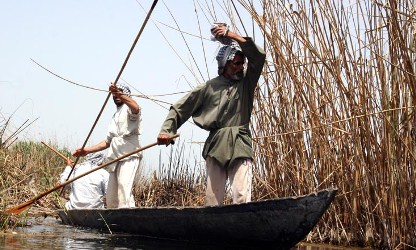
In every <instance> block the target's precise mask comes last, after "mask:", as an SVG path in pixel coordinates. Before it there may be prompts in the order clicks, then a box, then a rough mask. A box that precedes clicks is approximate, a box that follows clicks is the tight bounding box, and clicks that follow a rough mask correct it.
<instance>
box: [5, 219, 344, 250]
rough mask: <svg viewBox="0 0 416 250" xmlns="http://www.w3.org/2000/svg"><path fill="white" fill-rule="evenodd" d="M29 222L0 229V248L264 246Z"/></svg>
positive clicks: (302, 248) (313, 249) (310, 249)
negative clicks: (164, 238)
mask: <svg viewBox="0 0 416 250" xmlns="http://www.w3.org/2000/svg"><path fill="white" fill-rule="evenodd" d="M30 223H31V226H27V227H19V228H16V229H15V231H14V232H8V233H1V234H0V249H43V250H51V249H117V250H121V249H146V250H153V249H162V250H168V249H184V250H188V249H202V250H204V249H206V250H208V249H219V250H221V249H227V250H228V249H229V250H234V249H235V250H237V249H241V250H245V249H265V248H264V247H261V246H256V247H254V246H238V247H237V246H233V245H226V246H224V245H215V244H210V245H207V244H196V243H190V242H183V241H172V240H161V239H154V238H145V237H137V236H132V235H127V234H105V233H101V232H99V231H97V230H92V229H82V228H76V227H72V226H68V225H63V224H61V221H60V220H59V219H55V218H53V217H46V218H42V219H40V218H37V219H31V220H30ZM267 249H270V248H267ZM273 249H279V248H278V247H277V248H273ZM332 249H342V248H331V247H328V246H324V245H322V246H313V245H299V246H296V247H294V248H292V250H332Z"/></svg>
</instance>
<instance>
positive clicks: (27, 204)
mask: <svg viewBox="0 0 416 250" xmlns="http://www.w3.org/2000/svg"><path fill="white" fill-rule="evenodd" d="M177 137H179V134H176V135H173V136H172V137H171V139H172V140H173V139H175V138H177ZM157 144H158V143H157V142H154V143H152V144H149V145H147V146H144V147H141V148H138V149H135V150H133V151H131V152H130V153H128V154H125V155H123V156H120V157H118V158H116V159H114V160H111V161H109V162H106V163H104V164H102V165H100V166H97V167H96V168H93V169H91V170H90V171H88V172H85V173H83V174H80V175H78V176H76V177H74V178H72V179H70V180H67V181H65V182H63V183H61V184H60V185H58V186H55V187H53V188H51V189H49V190H48V191H46V192H43V193H41V194H39V195H37V196H35V197H34V198H33V199H31V200H29V201H26V202H25V203H23V204H20V205H17V206H15V207H13V208H10V209H7V210H6V211H4V213H6V214H20V213H22V212H23V211H25V210H26V209H28V208H29V207H31V206H32V205H33V204H34V203H35V202H36V201H37V200H39V199H40V198H42V197H44V196H46V195H48V194H50V193H52V192H53V191H55V190H58V189H60V188H63V187H65V186H66V185H68V184H69V183H71V182H73V181H75V180H78V179H79V178H81V177H84V176H86V175H88V174H90V173H92V172H94V171H97V170H99V169H102V168H104V167H107V166H108V165H110V164H113V163H115V162H117V161H120V160H122V159H124V158H126V157H128V156H130V155H133V154H136V153H138V152H140V151H143V150H145V149H148V148H150V147H153V146H156V145H157Z"/></svg>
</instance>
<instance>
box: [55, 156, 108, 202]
mask: <svg viewBox="0 0 416 250" xmlns="http://www.w3.org/2000/svg"><path fill="white" fill-rule="evenodd" d="M103 161H104V154H103V153H92V154H89V155H87V157H86V159H85V161H84V162H83V163H81V164H78V165H76V166H75V169H74V170H72V168H73V164H74V162H72V161H71V160H70V159H68V162H67V164H68V165H67V166H66V167H65V170H64V171H63V172H62V174H61V176H60V181H61V183H63V182H65V181H66V179H67V177H68V175H69V173H71V172H72V174H71V176H70V179H72V178H75V177H76V176H79V175H81V174H83V173H86V172H88V171H90V170H91V169H93V168H95V167H97V166H98V165H101V164H102V163H103ZM108 176H109V174H108V172H107V171H106V170H105V169H99V170H97V171H94V172H92V173H91V174H88V175H86V176H84V177H82V178H80V179H78V180H75V181H74V182H71V183H70V184H69V185H66V186H65V188H69V189H70V191H69V201H68V202H66V203H65V208H66V209H79V208H104V207H105V206H104V196H105V194H106V192H107V186H108Z"/></svg>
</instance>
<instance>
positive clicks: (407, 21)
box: [0, 0, 416, 249]
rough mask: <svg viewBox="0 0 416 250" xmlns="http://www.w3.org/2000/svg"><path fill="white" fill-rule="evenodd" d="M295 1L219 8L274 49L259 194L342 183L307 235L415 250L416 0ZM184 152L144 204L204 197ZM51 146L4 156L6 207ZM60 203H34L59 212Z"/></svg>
mask: <svg viewBox="0 0 416 250" xmlns="http://www.w3.org/2000/svg"><path fill="white" fill-rule="evenodd" d="M290 2H291V4H289V3H288V2H286V1H285V2H283V1H272V0H271V1H267V0H263V1H251V0H239V1H235V2H232V1H231V2H230V1H224V2H223V4H224V6H222V7H223V8H221V11H224V12H225V13H226V15H227V16H228V17H229V18H230V20H231V25H232V26H233V28H237V27H239V28H240V29H238V30H241V31H242V32H241V33H246V34H247V33H250V34H249V35H250V36H252V37H254V38H255V39H256V41H262V43H263V47H264V48H265V50H266V52H267V63H266V66H265V70H264V72H263V76H262V78H261V80H260V83H259V88H258V91H257V92H256V102H255V107H254V110H253V119H252V132H253V136H254V148H255V152H256V169H255V178H254V184H255V185H254V191H253V199H254V200H261V199H266V198H272V197H283V196H292V195H303V194H306V193H309V192H313V191H316V190H319V189H323V188H326V187H330V186H335V187H337V188H338V189H339V194H338V196H337V198H336V200H335V201H334V203H333V204H332V205H331V207H330V208H329V210H328V211H327V212H326V213H325V214H324V216H323V218H322V220H321V221H320V223H319V224H318V226H317V227H316V228H315V229H314V230H313V231H312V232H311V233H310V234H309V235H308V238H307V240H308V241H310V242H325V243H331V244H336V245H346V246H364V245H367V246H372V247H376V248H388V249H415V248H416V240H415V235H416V176H415V162H416V161H415V154H416V142H415V133H416V132H415V125H416V118H415V102H416V98H415V97H416V89H415V86H416V81H415V80H416V78H415V60H416V55H415V53H416V46H415V40H416V39H415V38H416V19H415V12H416V4H415V2H414V1H412V0H402V1H394V0H390V1H377V0H374V1H338V0H329V1H328V0H316V1H306V0H297V1H290ZM198 4H199V5H198V6H201V5H203V4H202V3H200V2H198ZM217 4H218V3H217ZM212 5H214V4H212ZM206 6H207V7H206V8H205V10H206V11H208V12H209V11H212V10H211V4H210V3H206ZM217 11H218V10H217ZM218 12H219V11H218ZM243 12H244V13H248V14H249V16H250V18H251V22H250V21H248V20H244V21H243V20H242V19H241V18H240V17H241V16H242V14H243ZM249 23H250V25H251V26H252V27H250V28H249V27H245V25H247V24H249ZM241 27H243V28H241ZM255 31H256V32H255ZM175 150H176V151H175ZM182 150H183V148H181V147H180V146H175V149H173V151H172V157H171V160H170V163H168V164H165V165H162V168H161V169H160V170H159V172H157V173H154V174H153V175H152V177H151V178H150V179H149V180H142V183H143V185H138V186H137V187H136V188H135V196H136V197H137V199H138V200H139V203H140V204H139V205H141V206H161V205H167V206H168V205H175V206H186V205H201V204H203V196H204V193H203V192H204V191H203V187H204V181H205V180H204V172H203V171H202V172H198V171H194V166H195V165H199V164H200V163H199V162H198V161H196V160H195V162H187V161H183V159H192V158H189V157H188V158H187V157H186V156H183V153H182V152H183V151H182ZM45 151H47V149H44V148H41V147H40V145H39V144H33V143H23V144H22V145H20V144H16V147H13V149H12V150H10V151H4V150H1V151H0V160H1V164H0V173H1V175H0V185H1V186H0V192H2V193H3V194H5V195H2V196H0V197H1V198H0V204H1V206H2V207H3V208H4V207H5V206H8V205H9V204H16V203H19V202H21V201H22V202H23V201H24V200H27V199H29V198H31V197H32V196H33V194H34V190H31V187H33V185H32V184H31V183H33V181H34V180H35V183H36V184H35V186H36V187H38V190H36V191H35V192H38V193H39V192H42V191H44V190H46V189H47V188H48V186H49V187H50V185H52V184H53V182H56V181H57V176H59V174H58V173H60V171H61V170H62V169H60V168H59V169H58V168H57V167H56V166H63V163H62V160H61V159H60V158H58V157H57V156H55V155H53V153H51V152H45ZM51 160H53V161H54V162H51ZM39 180H41V181H40V182H39ZM39 183H42V185H44V186H39V185H38V184H39ZM55 200H56V198H54V197H53V196H49V198H47V199H44V200H43V204H37V205H38V206H41V205H43V207H46V208H53V207H56V206H58V205H59V204H56V203H57V202H56V201H55ZM227 202H229V200H228V201H227Z"/></svg>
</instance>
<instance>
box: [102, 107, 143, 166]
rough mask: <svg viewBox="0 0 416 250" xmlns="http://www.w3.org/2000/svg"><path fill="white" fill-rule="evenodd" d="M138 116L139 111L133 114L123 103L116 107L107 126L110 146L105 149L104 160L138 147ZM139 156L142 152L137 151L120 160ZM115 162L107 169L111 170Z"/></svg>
mask: <svg viewBox="0 0 416 250" xmlns="http://www.w3.org/2000/svg"><path fill="white" fill-rule="evenodd" d="M140 117H141V116H140V111H139V113H137V114H133V113H132V112H131V110H130V109H129V107H128V106H127V105H125V104H123V105H122V106H120V107H117V111H116V112H115V113H114V115H113V117H112V119H111V122H110V125H109V127H108V132H107V138H106V142H107V143H109V144H110V147H109V148H108V151H107V160H106V161H111V160H114V159H116V158H118V157H120V156H123V155H125V154H127V153H130V152H131V151H133V150H136V149H138V148H139V147H140V142H139V135H140V122H141V119H140ZM141 157H142V154H141V153H137V154H133V155H131V156H128V157H126V158H124V159H122V160H121V161H126V160H129V159H132V158H141ZM116 164H117V163H114V164H111V165H110V166H108V167H107V170H108V171H109V172H113V171H114V168H115V166H116Z"/></svg>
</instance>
